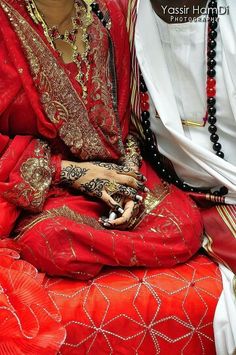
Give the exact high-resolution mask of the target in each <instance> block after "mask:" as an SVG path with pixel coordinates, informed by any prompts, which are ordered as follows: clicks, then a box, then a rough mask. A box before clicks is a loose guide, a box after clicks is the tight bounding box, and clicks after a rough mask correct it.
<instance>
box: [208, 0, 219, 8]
mask: <svg viewBox="0 0 236 355" xmlns="http://www.w3.org/2000/svg"><path fill="white" fill-rule="evenodd" d="M208 6H209V8H210V7H216V6H217V1H216V0H211V1H210V2H209V5H208Z"/></svg>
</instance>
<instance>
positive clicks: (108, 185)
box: [61, 160, 148, 230]
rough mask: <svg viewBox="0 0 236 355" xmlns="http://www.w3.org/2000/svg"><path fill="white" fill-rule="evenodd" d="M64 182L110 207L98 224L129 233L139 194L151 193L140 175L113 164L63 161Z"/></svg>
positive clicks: (139, 201)
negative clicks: (106, 214) (108, 212)
mask: <svg viewBox="0 0 236 355" xmlns="http://www.w3.org/2000/svg"><path fill="white" fill-rule="evenodd" d="M61 181H62V182H65V183H66V184H67V185H68V184H69V185H70V186H71V187H73V188H74V189H77V190H79V191H80V192H82V193H85V194H88V195H90V196H93V197H96V198H100V199H101V200H102V201H104V202H105V203H106V204H107V205H108V206H109V207H110V214H109V216H107V217H101V218H100V220H99V221H100V223H101V224H102V225H103V226H104V227H105V228H116V229H123V230H125V229H129V228H130V226H131V225H132V224H133V219H134V218H135V216H136V215H137V214H138V212H139V206H140V204H141V202H142V199H143V198H142V196H141V195H140V193H141V192H144V193H146V192H148V189H147V188H146V187H145V185H144V182H145V181H146V178H145V177H144V176H143V175H142V174H141V173H140V172H137V171H134V170H133V169H131V168H128V167H126V166H121V165H117V164H114V163H103V162H81V163H80V162H79V163H77V162H71V161H65V160H63V161H62V170H61Z"/></svg>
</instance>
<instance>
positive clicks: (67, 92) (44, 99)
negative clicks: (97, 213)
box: [0, 0, 129, 160]
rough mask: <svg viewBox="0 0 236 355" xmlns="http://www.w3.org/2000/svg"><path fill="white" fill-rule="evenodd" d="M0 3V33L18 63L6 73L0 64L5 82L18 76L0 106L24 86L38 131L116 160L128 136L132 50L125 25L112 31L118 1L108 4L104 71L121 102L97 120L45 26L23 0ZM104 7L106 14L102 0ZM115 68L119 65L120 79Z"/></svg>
mask: <svg viewBox="0 0 236 355" xmlns="http://www.w3.org/2000/svg"><path fill="white" fill-rule="evenodd" d="M0 4H1V7H0V16H1V30H0V31H1V32H2V41H3V42H4V46H5V47H6V50H5V52H6V53H5V55H7V56H8V57H9V58H10V61H11V62H12V63H13V66H14V68H12V67H11V68H10V70H9V72H7V71H6V70H5V69H4V68H2V66H3V65H4V62H3V61H1V64H0V75H1V77H3V74H2V73H3V72H4V80H6V83H7V81H8V78H9V75H11V74H12V76H14V79H13V80H12V79H11V80H10V79H9V81H10V85H9V89H8V93H7V95H5V94H4V96H5V97H6V98H7V99H6V101H5V102H3V103H2V104H1V106H2V107H0V112H2V111H3V110H4V109H6V108H7V107H8V105H10V104H11V100H12V97H14V95H15V94H16V93H17V92H18V90H19V87H21V85H22V86H23V88H24V91H25V93H26V94H27V97H28V99H29V101H30V104H31V106H32V108H33V111H34V113H35V114H36V116H37V127H38V130H39V134H40V135H42V136H43V137H45V138H53V137H55V136H56V135H57V132H58V133H59V136H60V138H61V139H62V140H63V142H64V143H65V144H66V145H67V146H68V147H69V148H70V150H71V151H72V153H73V154H74V155H75V156H77V157H78V158H79V159H81V160H88V159H90V160H91V159H103V160H113V159H118V158H119V157H120V156H121V155H122V154H123V144H122V141H124V139H125V137H126V135H127V134H128V115H129V105H128V102H129V75H128V74H129V50H128V43H126V42H125V41H124V40H123V39H124V36H123V33H122V31H124V29H122V27H123V28H124V26H121V29H122V30H121V33H120V32H118V31H116V32H115V31H114V30H113V28H117V27H116V26H118V24H120V23H121V22H122V21H123V22H124V19H123V18H121V14H120V15H119V16H118V17H117V16H116V9H117V7H116V4H115V3H111V4H110V8H109V16H110V17H111V23H112V27H111V30H110V32H108V36H109V41H110V42H109V46H110V49H109V58H108V60H107V63H106V64H107V68H105V69H104V71H105V70H106V71H107V72H109V75H110V80H111V84H112V86H113V89H112V90H111V92H113V93H114V91H115V88H116V86H117V84H118V93H117V95H118V103H117V102H116V98H115V97H113V112H112V114H111V108H110V111H106V107H109V105H104V106H103V109H102V110H100V112H99V115H100V116H102V117H103V122H104V123H102V121H101V119H100V117H96V115H95V116H94V117H93V118H92V119H93V120H92V119H91V118H90V117H89V115H88V112H87V110H86V107H85V104H84V103H83V101H82V100H81V98H80V96H79V94H78V92H77V90H76V85H75V80H74V78H72V77H69V76H68V73H67V72H66V71H65V66H64V65H63V63H62V62H61V60H60V58H59V56H58V55H57V53H56V52H55V51H54V50H53V49H52V48H50V45H49V43H48V42H47V40H46V38H45V36H44V34H43V31H42V28H41V26H37V25H35V24H34V23H33V21H32V19H31V18H30V17H29V15H28V13H27V12H26V10H25V6H24V1H17V0H1V1H0ZM108 5H109V2H108ZM101 7H102V9H103V11H104V12H106V13H107V14H108V8H107V7H106V6H105V4H104V3H103V2H101ZM107 14H106V16H108V15H107ZM96 21H98V19H96ZM99 22H100V21H99ZM115 22H116V23H115ZM113 25H114V26H113ZM103 30H104V29H103ZM121 38H122V41H121ZM3 39H4V40H3ZM114 58H115V59H114ZM115 67H117V68H119V69H118V70H117V72H116V77H115V75H114V74H115V69H114V68H115ZM101 70H102V69H101ZM116 79H117V82H116ZM3 85H4V83H3ZM0 94H1V91H0ZM1 96H2V95H1ZM113 96H115V95H113ZM103 110H104V111H103ZM118 117H119V118H118ZM104 118H105V119H104ZM106 118H108V120H106ZM96 119H97V121H96ZM118 121H120V122H118ZM107 122H108V124H107ZM120 124H121V127H122V130H121V129H120ZM108 126H109V127H108ZM111 127H112V130H111V129H110V128H111Z"/></svg>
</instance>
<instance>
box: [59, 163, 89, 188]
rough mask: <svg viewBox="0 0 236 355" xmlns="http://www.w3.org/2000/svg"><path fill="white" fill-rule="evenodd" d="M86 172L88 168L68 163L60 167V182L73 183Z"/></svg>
mask: <svg viewBox="0 0 236 355" xmlns="http://www.w3.org/2000/svg"><path fill="white" fill-rule="evenodd" d="M87 172H88V169H85V168H81V167H79V166H76V165H73V164H70V165H68V166H65V167H63V168H62V171H61V182H63V183H66V184H67V185H73V183H74V182H75V181H76V180H78V179H80V178H81V177H82V176H85V175H86V173H87Z"/></svg>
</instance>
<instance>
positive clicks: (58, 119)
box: [0, 0, 202, 279]
mask: <svg viewBox="0 0 236 355" xmlns="http://www.w3.org/2000/svg"><path fill="white" fill-rule="evenodd" d="M1 4H2V7H1V8H0V16H1V29H0V57H1V61H0V77H1V84H0V97H1V104H0V131H1V136H0V137H1V138H0V152H1V159H0V166H1V171H0V193H1V199H2V200H1V201H2V203H3V204H4V206H5V207H4V210H3V215H4V223H2V227H1V228H2V231H1V234H2V236H8V235H11V236H17V243H18V244H19V245H20V246H21V249H22V252H21V253H22V256H23V258H24V259H25V260H27V261H29V262H30V263H32V264H33V265H34V266H36V267H37V268H38V269H39V270H41V271H43V272H46V273H48V274H49V275H60V276H68V277H72V278H77V279H88V278H92V277H93V276H95V275H96V274H98V272H99V271H100V270H101V269H102V267H103V266H104V265H110V266H146V267H169V266H173V265H176V264H178V263H183V262H184V261H186V260H188V259H189V258H190V257H191V256H192V255H193V254H194V253H195V252H196V251H197V250H198V248H199V246H200V242H201V234H202V220H201V217H200V213H199V211H198V209H197V207H196V206H195V204H194V202H193V201H192V200H191V199H189V198H188V197H187V196H185V194H184V193H182V192H181V191H180V190H178V189H177V188H176V187H174V186H171V185H166V184H163V183H162V182H161V180H160V179H159V177H158V176H157V174H156V173H155V172H154V170H153V169H152V168H151V167H150V166H149V165H148V164H147V163H145V162H143V164H142V167H141V171H142V173H143V174H144V175H145V176H146V177H147V187H148V188H149V189H150V191H151V192H150V193H148V194H147V195H146V196H144V197H145V199H144V211H143V212H142V214H141V215H140V216H139V223H138V225H137V226H136V227H135V228H134V229H133V230H130V231H118V230H107V229H105V228H103V227H102V226H101V225H100V224H99V222H98V219H99V217H101V216H102V215H107V214H108V208H107V206H106V205H105V204H104V203H102V202H101V201H100V200H96V199H94V198H90V197H88V196H86V195H84V194H81V193H80V192H79V191H73V190H70V189H68V188H65V187H61V186H60V185H58V182H59V178H60V162H61V159H67V160H73V161H88V160H91V161H113V162H117V163H119V160H120V159H121V158H122V156H123V155H124V144H125V140H126V137H127V135H128V132H129V116H130V106H129V86H130V84H129V47H128V40H127V36H126V29H125V24H124V20H123V18H122V15H121V14H119V12H118V10H117V8H116V4H115V3H112V6H111V8H110V20H108V23H110V26H109V29H107V28H105V27H104V26H103V24H102V23H101V21H100V20H99V19H98V17H97V16H96V15H93V17H94V21H93V23H92V25H91V26H90V27H89V29H88V31H89V40H90V51H89V54H88V57H89V61H90V69H89V79H88V83H87V86H88V98H87V101H84V100H82V98H81V87H80V85H79V83H78V82H77V81H76V80H75V77H76V74H77V71H76V70H77V68H76V66H75V65H74V64H69V65H65V64H64V63H63V62H62V60H61V58H60V56H59V55H58V54H57V53H56V52H55V51H54V50H53V49H52V48H51V47H50V45H49V43H48V41H47V38H46V37H45V35H44V33H43V29H42V27H41V26H39V25H35V23H34V22H33V20H32V19H31V18H30V16H29V14H28V13H27V11H26V9H25V3H24V1H23V2H22V1H16V0H4V1H2V2H1ZM100 6H101V9H102V11H103V13H104V16H105V18H108V13H107V10H106V7H105V4H104V3H103V2H101V3H100ZM81 68H82V69H83V70H85V69H84V64H83V62H82V64H81Z"/></svg>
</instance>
